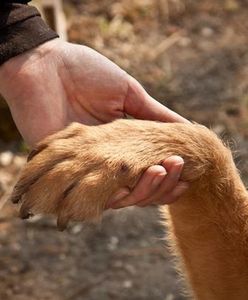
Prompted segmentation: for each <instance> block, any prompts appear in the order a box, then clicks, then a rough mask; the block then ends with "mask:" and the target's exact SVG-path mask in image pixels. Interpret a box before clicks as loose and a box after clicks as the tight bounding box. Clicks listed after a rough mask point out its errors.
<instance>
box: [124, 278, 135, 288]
mask: <svg viewBox="0 0 248 300" xmlns="http://www.w3.org/2000/svg"><path fill="white" fill-rule="evenodd" d="M132 286H133V283H132V281H131V280H125V281H124V282H123V287H124V288H125V289H130V288H131V287H132Z"/></svg>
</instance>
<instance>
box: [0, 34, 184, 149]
mask: <svg viewBox="0 0 248 300" xmlns="http://www.w3.org/2000/svg"><path fill="white" fill-rule="evenodd" d="M13 70H14V72H13ZM12 72H13V74H12ZM13 87H14V88H13ZM0 90H1V93H2V94H3V96H4V97H5V98H6V99H7V101H8V104H9V106H10V109H11V112H12V115H13V117H14V119H15V122H16V124H17V126H18V128H19V130H20V132H21V133H22V135H23V137H24V138H25V140H26V141H27V142H28V143H29V144H30V145H33V144H35V143H36V142H37V141H39V140H40V139H42V138H43V137H45V136H47V135H48V134H51V133H53V132H54V131H57V130H60V129H62V128H64V127H65V126H66V125H67V124H68V123H70V122H73V121H78V122H81V123H85V124H89V125H91V124H92V125H93V124H99V123H103V122H109V121H111V120H113V119H116V118H120V117H123V116H124V114H125V113H128V114H130V115H132V116H133V117H137V118H147V119H157V120H161V121H183V120H184V119H183V118H182V117H180V116H178V115H177V114H175V113H173V112H171V111H169V110H168V109H166V108H164V107H163V106H162V105H160V104H159V103H158V102H155V101H154V100H151V99H152V98H151V97H150V96H149V95H148V94H147V93H146V92H145V91H144V89H143V88H142V87H141V86H140V85H139V84H138V82H137V81H136V80H134V79H133V78H132V77H131V76H129V75H128V74H127V73H126V72H124V71H123V70H122V69H121V68H119V67H118V66H117V65H115V64H114V63H112V62H111V61H110V60H108V59H107V58H105V57H104V56H102V55H100V54H99V53H97V52H96V51H94V50H92V49H90V48H87V47H83V46H79V45H74V44H69V43H64V42H62V41H60V40H54V41H50V42H48V43H46V44H44V45H42V46H40V47H39V48H38V50H37V49H35V50H32V51H30V52H28V53H26V54H24V55H21V56H19V57H16V58H15V59H13V60H12V61H10V63H8V64H7V67H5V68H4V67H3V68H2V70H1V72H0ZM13 103H14V105H13Z"/></svg>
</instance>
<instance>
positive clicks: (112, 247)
mask: <svg viewBox="0 0 248 300" xmlns="http://www.w3.org/2000/svg"><path fill="white" fill-rule="evenodd" d="M118 244H119V239H118V238H117V237H116V236H111V238H110V242H109V244H108V249H109V250H111V251H114V250H116V248H117V246H118Z"/></svg>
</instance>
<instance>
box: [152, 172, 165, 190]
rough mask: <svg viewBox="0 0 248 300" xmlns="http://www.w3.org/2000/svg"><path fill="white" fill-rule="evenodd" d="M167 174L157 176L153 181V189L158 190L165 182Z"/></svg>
mask: <svg viewBox="0 0 248 300" xmlns="http://www.w3.org/2000/svg"><path fill="white" fill-rule="evenodd" d="M165 175H166V173H161V174H158V175H156V177H155V178H154V179H153V181H152V187H154V188H156V187H157V186H158V185H160V183H161V182H162V181H163V180H164V178H165Z"/></svg>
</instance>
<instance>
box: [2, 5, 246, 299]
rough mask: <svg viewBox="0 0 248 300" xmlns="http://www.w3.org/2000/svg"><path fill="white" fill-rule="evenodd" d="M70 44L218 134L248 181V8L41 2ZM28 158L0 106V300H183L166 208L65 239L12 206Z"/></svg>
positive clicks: (107, 221) (111, 219)
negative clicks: (164, 221) (90, 51)
mask: <svg viewBox="0 0 248 300" xmlns="http://www.w3.org/2000/svg"><path fill="white" fill-rule="evenodd" d="M34 4H35V5H37V6H38V7H39V9H40V10H41V11H42V13H43V16H44V18H45V19H46V21H47V22H48V23H49V24H50V26H52V27H53V28H55V29H56V30H57V31H58V32H59V33H60V35H61V37H62V38H63V39H67V40H69V41H71V42H74V43H79V44H84V45H88V46H90V47H93V48H94V49H96V50H98V51H99V52H101V53H103V54H104V55H106V56H107V57H109V58H110V59H112V60H113V61H115V62H116V63H117V64H118V65H120V66H121V67H122V68H124V69H125V70H126V71H127V72H129V73H130V74H132V75H133V76H134V77H136V78H137V79H138V80H139V81H140V82H141V83H142V84H143V85H144V87H145V88H146V89H147V90H148V92H149V93H150V94H151V95H152V96H153V97H155V98H156V99H158V100H159V101H160V102H162V103H163V104H165V105H166V106H168V107H170V108H171V109H173V110H175V111H177V112H178V113H180V114H182V115H183V116H185V117H187V118H189V119H191V120H194V121H196V122H200V123H203V124H205V125H207V126H209V127H210V128H212V129H213V130H214V131H215V132H216V133H218V134H219V135H220V136H221V137H222V138H223V139H224V140H226V141H227V142H228V144H229V145H230V147H231V148H232V149H233V151H234V154H235V159H236V162H237V165H238V167H239V169H240V171H241V174H242V176H243V179H244V180H245V181H246V182H247V179H248V165H247V163H248V160H247V156H248V150H247V149H248V140H247V139H248V11H247V7H248V1H247V0H119V1H113V0H71V1H69V0H65V1H64V2H63V3H62V0H61V1H60V0H54V1H53V0H44V1H42V0H40V1H38V0H37V1H36V2H35V3H34ZM25 151H26V146H25V144H24V143H23V142H22V140H21V138H20V136H19V135H18V132H17V130H16V128H15V126H14V124H13V122H12V119H11V116H10V114H9V111H8V107H7V105H6V104H5V102H4V100H3V99H1V100H0V209H1V210H0V299H5V300H8V299H11V300H26V299H32V300H45V299H49V300H50V299H53V300H61V299H62V300H79V299H87V300H100V299H101V300H105V299H106V300H110V299H115V300H124V299H125V300H143V299H144V300H183V299H186V297H185V296H182V295H181V293H180V290H181V288H182V283H180V282H179V281H178V277H177V275H176V272H175V271H174V270H173V268H172V263H171V260H170V256H169V253H168V251H167V250H166V248H165V241H164V240H163V237H164V231H163V228H162V227H161V225H160V224H159V222H158V221H159V215H158V212H157V210H156V209H155V208H146V209H138V208H129V209H124V210H120V211H118V212H115V213H112V212H107V213H106V214H105V217H104V219H103V221H102V223H101V224H99V225H85V224H75V225H73V226H71V227H70V228H69V229H68V231H66V232H63V233H60V232H57V230H56V226H55V223H54V220H52V219H49V218H38V217H35V218H33V219H32V220H30V221H26V222H24V221H21V220H18V219H17V218H16V211H15V209H13V207H12V206H11V205H10V204H9V203H8V202H6V200H7V197H8V194H9V193H10V191H11V187H12V186H13V184H14V182H15V180H16V178H17V175H18V172H19V170H20V169H21V168H22V166H23V165H24V163H25Z"/></svg>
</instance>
